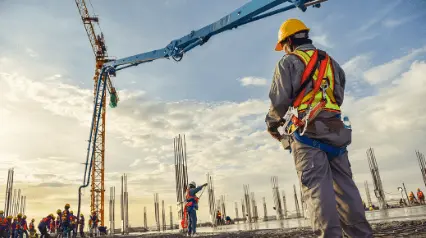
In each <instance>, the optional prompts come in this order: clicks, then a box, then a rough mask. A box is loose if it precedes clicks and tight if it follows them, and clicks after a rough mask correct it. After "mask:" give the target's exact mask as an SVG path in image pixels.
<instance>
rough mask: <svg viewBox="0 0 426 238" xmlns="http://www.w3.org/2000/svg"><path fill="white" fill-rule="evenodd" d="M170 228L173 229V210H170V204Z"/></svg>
mask: <svg viewBox="0 0 426 238" xmlns="http://www.w3.org/2000/svg"><path fill="white" fill-rule="evenodd" d="M170 230H173V210H172V206H170Z"/></svg>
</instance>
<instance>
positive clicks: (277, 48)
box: [275, 42, 283, 51]
mask: <svg viewBox="0 0 426 238" xmlns="http://www.w3.org/2000/svg"><path fill="white" fill-rule="evenodd" d="M282 50H283V45H282V44H281V42H277V45H276V46H275V51H282Z"/></svg>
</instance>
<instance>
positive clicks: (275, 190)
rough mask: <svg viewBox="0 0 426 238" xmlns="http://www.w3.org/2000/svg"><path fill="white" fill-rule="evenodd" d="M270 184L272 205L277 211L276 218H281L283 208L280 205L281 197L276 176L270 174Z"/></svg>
mask: <svg viewBox="0 0 426 238" xmlns="http://www.w3.org/2000/svg"><path fill="white" fill-rule="evenodd" d="M271 184H272V195H273V198H274V205H275V211H276V212H277V220H282V219H283V209H282V206H281V197H280V192H279V188H278V177H277V176H272V177H271Z"/></svg>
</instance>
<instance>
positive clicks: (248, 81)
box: [238, 76, 268, 87]
mask: <svg viewBox="0 0 426 238" xmlns="http://www.w3.org/2000/svg"><path fill="white" fill-rule="evenodd" d="M238 81H240V83H241V85H242V86H244V87H245V86H265V85H267V83H268V81H267V80H266V79H264V78H258V77H251V76H250V77H244V78H241V79H238Z"/></svg>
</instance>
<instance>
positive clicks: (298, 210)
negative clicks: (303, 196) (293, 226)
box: [293, 184, 301, 218]
mask: <svg viewBox="0 0 426 238" xmlns="http://www.w3.org/2000/svg"><path fill="white" fill-rule="evenodd" d="M293 190H294V205H295V207H296V217H297V218H300V217H301V214H300V207H299V200H298V198H297V191H296V185H294V184H293Z"/></svg>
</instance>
